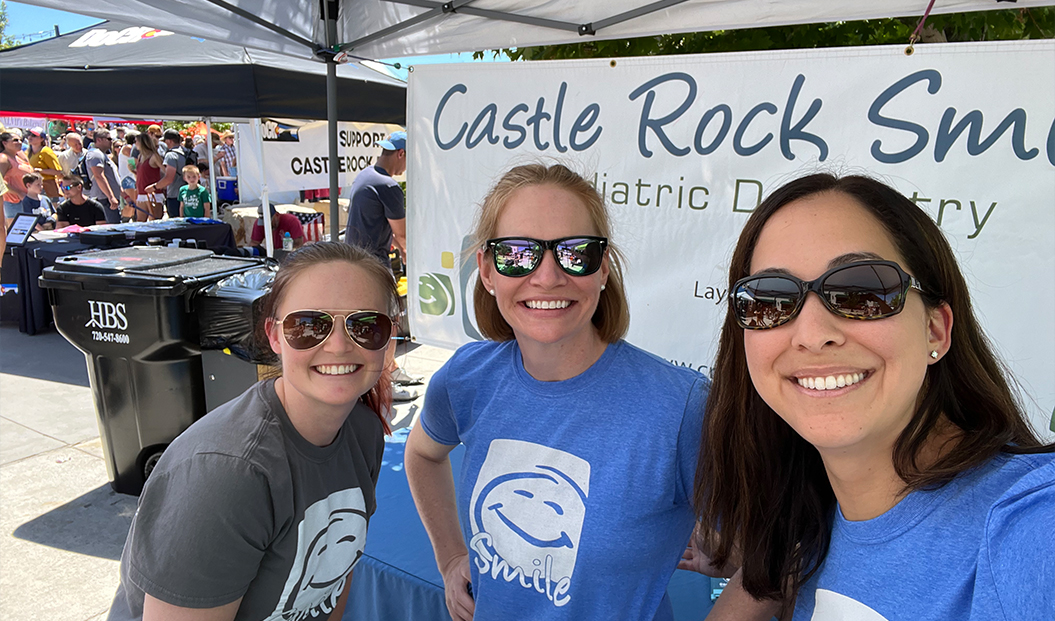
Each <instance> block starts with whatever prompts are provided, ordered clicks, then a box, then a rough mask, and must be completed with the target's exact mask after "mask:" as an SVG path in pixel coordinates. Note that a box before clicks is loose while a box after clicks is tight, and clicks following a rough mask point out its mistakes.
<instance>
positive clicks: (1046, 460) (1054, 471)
mask: <svg viewBox="0 0 1055 621" xmlns="http://www.w3.org/2000/svg"><path fill="white" fill-rule="evenodd" d="M993 461H994V464H993V468H992V469H991V471H990V472H989V473H988V475H987V476H986V477H984V480H987V482H988V483H989V484H990V485H993V484H995V485H993V486H994V487H995V490H996V491H997V492H998V493H997V494H995V500H994V502H993V504H992V506H991V508H990V512H989V513H990V521H992V519H993V516H996V515H1000V514H1002V513H1014V512H1015V511H1018V510H1022V509H1024V508H1026V506H1031V505H1033V504H1034V503H1035V501H1036V500H1037V499H1038V498H1042V497H1046V498H1049V499H1052V500H1055V452H1048V453H1032V454H1018V455H1006V454H1004V455H1000V456H998V457H996V458H994V460H993ZM1049 504H1050V507H1049V508H1050V510H1051V511H1052V513H1053V515H1055V502H1050V503H1049ZM1053 523H1055V522H1053ZM1050 525H1051V523H1049V526H1050Z"/></svg>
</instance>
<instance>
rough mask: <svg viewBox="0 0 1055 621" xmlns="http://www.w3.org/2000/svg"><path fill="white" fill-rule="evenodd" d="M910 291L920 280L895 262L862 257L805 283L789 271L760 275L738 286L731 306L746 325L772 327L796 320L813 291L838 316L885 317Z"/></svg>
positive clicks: (893, 312)
mask: <svg viewBox="0 0 1055 621" xmlns="http://www.w3.org/2000/svg"><path fill="white" fill-rule="evenodd" d="M909 289H916V290H917V291H919V292H920V293H923V289H922V288H920V284H919V281H918V280H916V279H915V278H914V277H912V276H909V275H908V274H906V273H905V271H904V270H903V269H901V266H899V265H898V264H897V263H894V262H892V261H857V262H854V263H848V264H846V265H840V266H839V267H834V268H832V269H830V270H828V271H827V272H824V273H823V274H821V275H820V277H818V278H816V279H814V280H810V281H805V280H801V279H798V278H795V277H794V276H791V275H789V274H758V275H755V276H748V277H747V278H741V279H740V280H738V281H736V284H734V285H733V292H732V294H731V295H730V296H729V304H730V305H731V307H732V309H733V315H734V316H735V317H736V322H737V323H738V324H740V327H741V328H744V329H747V330H767V329H769V328H776V327H777V326H781V325H784V324H785V323H787V322H789V321H791V320H792V319H794V318H795V317H796V316H797V315H798V314H799V311H801V310H802V305H803V304H804V303H805V301H806V294H807V293H809V292H810V291H812V292H814V293H816V294H817V296H818V297H819V298H820V299H821V301H822V302H823V303H824V306H825V307H827V309H828V310H829V311H831V313H832V314H833V315H837V316H839V317H846V318H848V319H865V320H867V319H883V318H884V317H890V316H892V315H896V314H898V313H900V312H901V309H903V308H904V307H905V297H906V296H907V294H908V290H909Z"/></svg>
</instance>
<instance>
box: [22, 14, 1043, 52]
mask: <svg viewBox="0 0 1055 621" xmlns="http://www.w3.org/2000/svg"><path fill="white" fill-rule="evenodd" d="M26 2H27V3H28V4H33V5H37V6H45V7H51V8H55V9H59V10H63V11H69V10H71V9H72V10H73V11H74V12H76V13H79V14H82V15H89V16H93V17H99V18H102V19H109V18H113V17H115V16H121V15H128V14H129V12H131V11H134V13H135V14H136V15H137V16H138V18H139V21H141V22H143V23H154V24H159V25H161V27H163V28H165V29H166V30H171V31H173V32H178V33H182V34H187V35H193V36H197V37H202V38H204V39H211V40H216V41H228V42H231V43H237V44H240V45H244V46H247V47H256V48H261V49H267V50H272V51H275V52H281V53H284V54H290V55H294V56H300V57H303V58H312V57H314V56H315V52H316V50H317V49H318V48H324V47H327V46H326V33H325V29H324V22H323V15H322V12H321V4H322V3H320V2H319V1H318V0H281V1H280V0H226V1H225V0H181V1H180V2H172V1H171V0H81V1H79V2H78V3H77V4H76V6H73V7H71V6H70V3H69V1H68V0H26ZM333 4H335V5H339V7H340V8H339V14H338V16H337V40H336V42H337V43H340V44H341V45H342V47H349V44H351V45H350V49H348V50H347V51H349V52H350V53H351V54H354V55H355V56H359V57H365V58H372V59H377V58H393V57H403V56H419V55H428V54H446V53H453V52H467V51H477V50H488V49H500V48H516V47H525V46H532V45H551V44H558V43H578V42H581V41H584V40H589V39H591V38H592V39H620V38H629V37H645V36H654V35H659V34H672V33H680V32H699V31H713V30H735V29H740V28H758V27H764V26H782V25H789V24H806V23H820V22H833V21H848V20H860V19H879V18H885V17H903V16H922V15H923V13H924V11H925V10H926V8H927V5H928V0H855V1H854V2H832V1H831V0H794V1H789V2H773V1H772V0H659V1H658V2H657V1H651V2H650V1H648V0H574V1H571V0H548V1H547V2H541V3H539V2H527V1H525V0H455V1H453V2H449V3H443V2H439V1H437V0H338V1H336V2H334V3H333ZM1052 4H1055V0H1017V1H1016V2H1013V3H1012V2H998V1H997V0H937V1H936V2H935V3H934V7H933V8H932V11H931V12H932V13H933V14H941V13H957V12H967V11H982V10H994V9H1007V8H1028V7H1034V6H1047V5H1052ZM448 9H452V10H448ZM612 22H614V23H612ZM543 24H545V25H543ZM607 24H610V25H607ZM590 30H593V33H592V34H585V35H581V34H579V32H580V31H586V32H589V31H590Z"/></svg>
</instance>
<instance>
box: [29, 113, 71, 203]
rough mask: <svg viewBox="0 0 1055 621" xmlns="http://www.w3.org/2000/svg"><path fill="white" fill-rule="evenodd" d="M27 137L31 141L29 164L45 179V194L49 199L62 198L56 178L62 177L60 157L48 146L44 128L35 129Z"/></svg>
mask: <svg viewBox="0 0 1055 621" xmlns="http://www.w3.org/2000/svg"><path fill="white" fill-rule="evenodd" d="M26 137H27V140H28V141H29V164H30V165H31V166H32V167H33V171H34V172H36V173H38V174H40V176H41V177H43V178H44V194H46V195H47V196H48V198H53V199H57V198H58V197H59V196H61V195H60V194H59V184H58V183H57V181H56V178H57V177H58V176H60V175H62V164H61V163H60V162H59V157H58V156H57V155H55V152H54V151H52V150H51V147H50V146H48V135H47V133H45V132H44V128H43V127H34V128H33V129H31V130H29V133H28V134H27V136H26Z"/></svg>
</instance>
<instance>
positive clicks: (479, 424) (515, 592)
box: [421, 341, 709, 621]
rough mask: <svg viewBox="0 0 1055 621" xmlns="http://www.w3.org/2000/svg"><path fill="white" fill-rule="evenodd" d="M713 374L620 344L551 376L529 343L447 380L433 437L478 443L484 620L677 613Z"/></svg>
mask: <svg viewBox="0 0 1055 621" xmlns="http://www.w3.org/2000/svg"><path fill="white" fill-rule="evenodd" d="M708 387H709V383H708V381H707V379H706V378H705V377H704V376H702V375H700V374H699V373H696V372H695V371H691V370H689V369H685V368H681V367H675V366H673V365H671V364H670V363H668V362H666V361H664V360H662V359H661V358H658V357H656V356H653V355H652V354H649V353H647V352H645V351H642V350H640V349H638V348H636V347H634V346H633V345H630V344H628V343H626V342H623V341H620V342H618V343H614V344H611V345H609V346H608V347H607V348H606V349H605V352H604V354H603V355H602V356H601V358H600V359H599V360H598V361H597V362H596V363H594V365H593V366H591V367H590V368H589V369H587V370H586V371H585V372H583V373H582V374H581V375H578V376H576V377H573V378H571V379H569V380H565V381H562V382H541V381H538V380H536V379H534V378H533V377H531V376H530V375H529V374H528V373H527V372H526V371H525V370H524V366H523V363H522V360H521V356H520V349H519V348H518V347H517V343H516V341H508V342H504V343H495V342H490V341H483V342H476V343H470V344H468V345H465V346H464V347H462V348H461V349H459V350H458V351H457V352H456V353H455V354H454V356H453V357H452V358H451V359H450V360H449V361H448V362H447V364H446V365H444V366H443V368H442V369H440V370H439V371H437V372H436V374H435V375H434V376H433V378H432V380H431V381H430V383H429V389H428V392H427V393H426V395H425V408H424V410H423V411H422V415H421V426H422V429H424V430H425V432H426V433H427V434H428V435H429V437H431V438H432V439H433V440H435V441H437V442H439V443H441V444H446V445H455V444H458V443H464V444H465V457H464V459H463V461H462V471H461V473H460V484H459V489H458V507H459V518H460V520H461V525H462V530H463V534H464V536H465V541H466V545H467V546H468V548H469V559H470V565H471V567H472V577H473V581H472V586H473V594H474V596H475V599H476V612H475V617H474V618H475V619H477V620H482V621H486V620H488V619H509V618H520V619H533V620H535V619H576V620H578V619H671V618H672V617H673V611H672V609H671V605H670V600H669V599H668V598H667V596H666V590H667V584H668V583H669V582H670V577H671V575H672V574H673V573H674V569H675V567H676V566H677V563H678V559H679V558H681V554H682V552H684V550H685V545H686V544H687V543H688V540H689V535H690V534H691V532H692V527H693V523H694V518H693V511H692V507H691V504H690V501H691V497H692V483H693V478H694V475H695V472H696V457H697V454H698V452H699V446H700V429H701V426H702V422H703V406H704V403H705V402H706V399H707V390H708Z"/></svg>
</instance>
